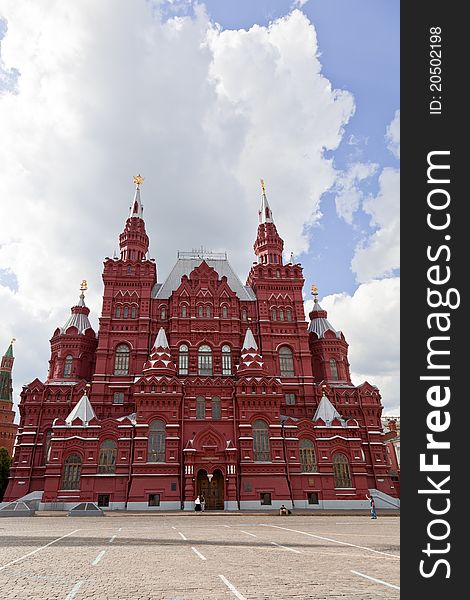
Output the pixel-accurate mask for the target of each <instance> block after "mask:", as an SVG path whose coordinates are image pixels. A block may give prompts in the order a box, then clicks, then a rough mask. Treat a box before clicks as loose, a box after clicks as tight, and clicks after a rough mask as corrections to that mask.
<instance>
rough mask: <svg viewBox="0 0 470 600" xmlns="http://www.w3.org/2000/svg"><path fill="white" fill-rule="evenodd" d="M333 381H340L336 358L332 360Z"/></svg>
mask: <svg viewBox="0 0 470 600" xmlns="http://www.w3.org/2000/svg"><path fill="white" fill-rule="evenodd" d="M330 371H331V379H335V380H337V379H338V366H337V364H336V361H335V359H334V358H330Z"/></svg>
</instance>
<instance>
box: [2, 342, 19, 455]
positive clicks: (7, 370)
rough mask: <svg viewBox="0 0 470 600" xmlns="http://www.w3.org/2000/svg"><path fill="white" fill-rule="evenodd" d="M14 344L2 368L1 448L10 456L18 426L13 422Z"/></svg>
mask: <svg viewBox="0 0 470 600" xmlns="http://www.w3.org/2000/svg"><path fill="white" fill-rule="evenodd" d="M13 342H14V340H12V341H11V343H10V345H9V346H8V350H7V351H6V352H5V354H4V355H3V357H2V362H1V366H0V447H3V448H6V449H7V451H8V454H10V456H11V455H12V453H13V446H14V444H15V437H16V431H17V429H18V425H16V424H15V423H14V422H13V421H14V419H15V411H14V410H13V385H12V380H11V371H12V369H13V362H14V360H15V358H14V356H13Z"/></svg>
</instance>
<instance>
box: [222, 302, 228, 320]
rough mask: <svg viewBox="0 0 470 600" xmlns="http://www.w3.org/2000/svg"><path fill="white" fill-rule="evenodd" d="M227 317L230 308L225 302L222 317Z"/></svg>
mask: <svg viewBox="0 0 470 600" xmlns="http://www.w3.org/2000/svg"><path fill="white" fill-rule="evenodd" d="M227 318H228V309H227V307H226V306H225V304H224V306H222V319H227Z"/></svg>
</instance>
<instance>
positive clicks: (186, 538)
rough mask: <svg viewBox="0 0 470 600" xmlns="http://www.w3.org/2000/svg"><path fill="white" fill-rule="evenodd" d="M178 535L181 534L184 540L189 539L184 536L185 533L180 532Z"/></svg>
mask: <svg viewBox="0 0 470 600" xmlns="http://www.w3.org/2000/svg"><path fill="white" fill-rule="evenodd" d="M178 533H179V534H180V536H181V537H182V538H183V540H187V539H188V538H187V537H186V536H185V535H184V533H181V531H178Z"/></svg>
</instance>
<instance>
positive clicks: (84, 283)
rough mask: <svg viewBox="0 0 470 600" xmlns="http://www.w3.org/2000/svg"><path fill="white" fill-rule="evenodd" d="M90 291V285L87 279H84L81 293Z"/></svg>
mask: <svg viewBox="0 0 470 600" xmlns="http://www.w3.org/2000/svg"><path fill="white" fill-rule="evenodd" d="M87 289H88V283H87V280H86V279H82V283H81V284H80V291H81V292H85V291H86V290H87Z"/></svg>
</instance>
